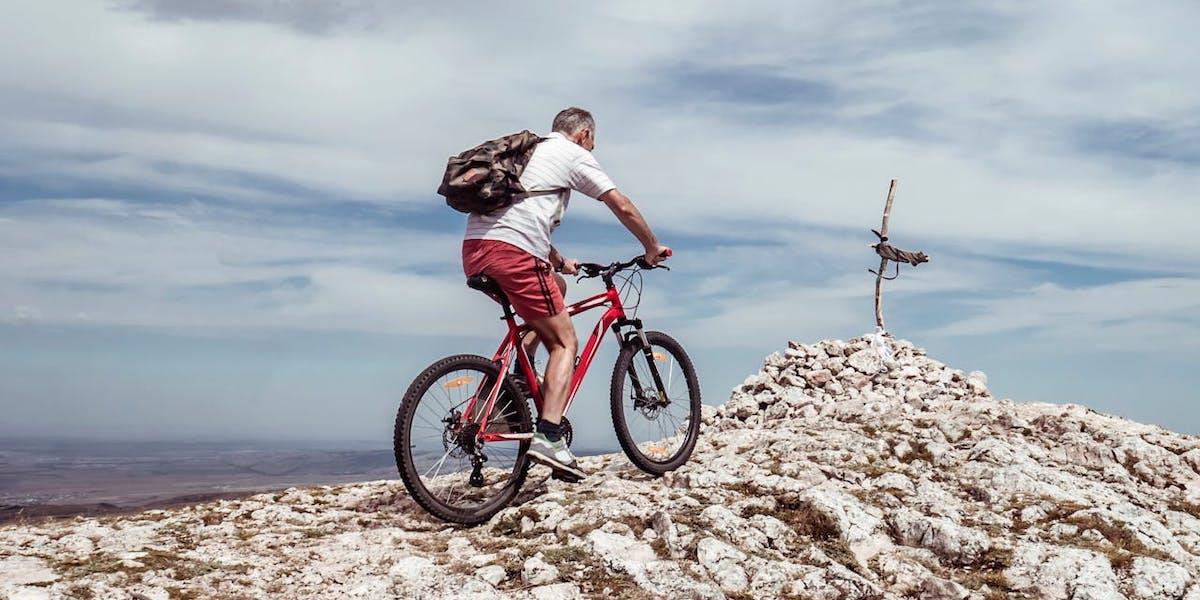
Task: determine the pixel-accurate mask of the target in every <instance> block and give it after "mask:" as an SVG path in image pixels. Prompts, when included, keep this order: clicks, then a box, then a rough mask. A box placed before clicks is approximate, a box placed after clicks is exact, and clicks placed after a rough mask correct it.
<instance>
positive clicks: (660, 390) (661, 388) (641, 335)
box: [612, 318, 667, 402]
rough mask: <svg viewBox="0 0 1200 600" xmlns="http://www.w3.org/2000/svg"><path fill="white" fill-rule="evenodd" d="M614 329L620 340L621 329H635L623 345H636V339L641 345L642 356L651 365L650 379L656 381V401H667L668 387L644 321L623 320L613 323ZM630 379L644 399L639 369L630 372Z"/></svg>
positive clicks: (635, 389)
mask: <svg viewBox="0 0 1200 600" xmlns="http://www.w3.org/2000/svg"><path fill="white" fill-rule="evenodd" d="M612 327H613V332H614V333H616V334H617V337H618V338H620V337H621V329H620V328H621V327H632V328H633V330H634V332H633V334H630V335H627V336H626V337H625V339H624V340H623V343H625V344H631V343H635V342H634V341H633V340H634V339H636V340H637V342H636V343H638V344H640V345H641V347H642V355H643V356H645V357H646V364H647V365H649V368H650V377H651V378H652V379H653V380H654V385H655V387H656V389H657V393H656V394H655V395H654V396H655V399H657V400H658V401H659V402H663V401H665V400H666V395H667V386H665V385H663V380H662V375H661V374H659V372H658V365H657V364H656V363H657V361H655V360H654V351H653V350H652V349H651V348H650V340H649V339H647V338H646V331H645V329H643V328H642V320H641V319H626V318H622V319H618V320H617V322H615V323H613V326H612ZM629 378H630V380H632V381H633V389H634V391H635V392H637V395H638V398H639V399H640V398H644V397H645V393H644V391H643V388H642V381H641V378H639V377H638V374H637V369H630V370H629Z"/></svg>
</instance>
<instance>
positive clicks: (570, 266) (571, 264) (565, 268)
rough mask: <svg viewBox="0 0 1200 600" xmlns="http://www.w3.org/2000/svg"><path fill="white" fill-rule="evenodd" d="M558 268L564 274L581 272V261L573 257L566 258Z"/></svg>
mask: <svg viewBox="0 0 1200 600" xmlns="http://www.w3.org/2000/svg"><path fill="white" fill-rule="evenodd" d="M558 270H559V271H562V272H563V274H564V275H574V274H576V273H578V272H579V261H577V260H575V259H573V258H564V259H563V261H562V265H560V266H559V267H558Z"/></svg>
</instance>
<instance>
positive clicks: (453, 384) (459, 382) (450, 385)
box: [442, 375, 475, 390]
mask: <svg viewBox="0 0 1200 600" xmlns="http://www.w3.org/2000/svg"><path fill="white" fill-rule="evenodd" d="M472 381H475V378H474V377H471V376H470V375H463V376H462V377H459V378H458V379H451V380H450V381H447V382H446V384H445V385H443V386H442V387H444V388H446V389H448V390H452V389H454V388H460V387H462V386H464V385H467V384H469V383H471V382H472Z"/></svg>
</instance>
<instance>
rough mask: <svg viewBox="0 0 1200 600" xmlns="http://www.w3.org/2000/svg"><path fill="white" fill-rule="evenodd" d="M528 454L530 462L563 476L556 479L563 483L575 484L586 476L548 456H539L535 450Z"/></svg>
mask: <svg viewBox="0 0 1200 600" xmlns="http://www.w3.org/2000/svg"><path fill="white" fill-rule="evenodd" d="M528 454H529V460H532V461H533V462H536V463H540V464H543V465H546V466H547V467H550V470H552V471H553V472H554V473H553V474H561V475H563V478H557V479H562V480H563V481H568V482H570V483H576V482H578V481H581V480H582V479H583V478H584V477H587V475H586V474H584V472H583V471H580V470H578V469H572V468H571V467H568V466H567V465H564V464H562V463H560V462H558V461H557V460H554V459H553V458H551V457H549V456H545V455H543V454H541V453H540V452H538V451H537V450H529V452H528ZM553 474H552V475H553ZM567 478H569V479H567Z"/></svg>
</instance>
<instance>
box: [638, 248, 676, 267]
mask: <svg viewBox="0 0 1200 600" xmlns="http://www.w3.org/2000/svg"><path fill="white" fill-rule="evenodd" d="M672 254H674V253H673V252H672V251H671V249H670V248H668V247H666V246H664V245H662V244H659V245H657V246H655V247H653V248H647V249H646V256H645V257H644V258H645V261H646V264H648V265H650V266H651V267H656V266H658V263H660V262H662V261H664V260H666V259H668V258H670V257H671V255H672Z"/></svg>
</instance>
